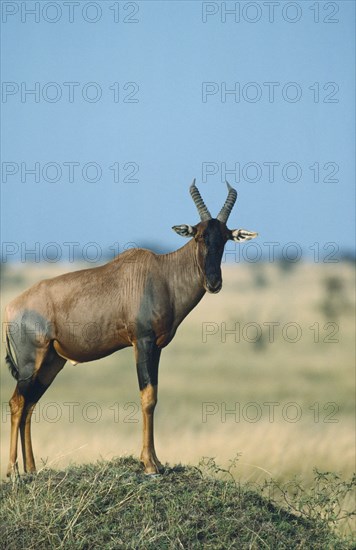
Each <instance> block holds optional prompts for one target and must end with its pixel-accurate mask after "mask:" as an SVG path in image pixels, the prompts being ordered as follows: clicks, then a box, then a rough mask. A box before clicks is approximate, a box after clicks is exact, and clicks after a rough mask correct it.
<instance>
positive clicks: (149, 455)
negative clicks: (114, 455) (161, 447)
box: [140, 384, 162, 474]
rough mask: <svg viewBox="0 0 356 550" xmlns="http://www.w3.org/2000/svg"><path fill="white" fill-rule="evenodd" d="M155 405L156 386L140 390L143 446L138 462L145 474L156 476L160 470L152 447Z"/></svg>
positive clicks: (159, 464)
mask: <svg viewBox="0 0 356 550" xmlns="http://www.w3.org/2000/svg"><path fill="white" fill-rule="evenodd" d="M156 404H157V386H152V385H151V384H148V385H147V386H146V387H145V388H144V389H143V390H141V407H142V417H143V446H142V452H141V457H140V460H141V462H143V464H144V466H145V473H146V474H156V473H159V472H160V471H161V470H162V464H161V463H160V461H159V460H158V458H157V455H156V451H155V446H154V435H153V428H154V424H153V423H154V420H153V417H154V410H155V407H156Z"/></svg>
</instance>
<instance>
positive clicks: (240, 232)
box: [230, 229, 258, 242]
mask: <svg viewBox="0 0 356 550" xmlns="http://www.w3.org/2000/svg"><path fill="white" fill-rule="evenodd" d="M257 236H258V233H254V232H252V231H247V229H232V230H231V231H230V239H231V240H232V241H238V242H241V241H249V240H251V239H254V238H255V237H257Z"/></svg>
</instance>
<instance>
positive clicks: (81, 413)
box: [0, 0, 355, 509]
mask: <svg viewBox="0 0 356 550" xmlns="http://www.w3.org/2000/svg"><path fill="white" fill-rule="evenodd" d="M2 4H4V6H5V7H4V8H3V9H4V10H5V11H4V12H3V18H2V52H3V53H2V55H3V59H2V61H3V63H2V70H3V80H4V87H3V97H2V104H1V106H2V130H3V135H4V136H6V140H5V139H4V140H3V141H4V143H3V144H2V165H1V168H2V172H1V198H2V206H1V214H2V216H1V232H2V234H1V241H2V250H1V260H2V263H1V268H2V271H1V283H2V284H1V316H2V317H1V320H2V329H4V325H3V314H4V307H5V305H6V303H8V302H9V301H10V300H11V299H12V298H14V297H15V296H17V295H18V294H19V293H20V292H22V291H24V290H25V289H27V288H28V287H29V286H31V285H32V284H34V283H35V282H37V281H39V280H41V279H44V278H48V277H53V276H56V275H58V274H62V273H65V272H67V271H71V270H76V269H84V268H87V267H95V266H96V265H99V264H100V262H103V261H104V258H105V257H106V258H107V259H109V258H112V257H113V256H114V255H115V254H116V253H118V252H122V251H123V250H125V249H126V248H131V247H135V246H142V247H145V248H148V247H151V248H153V250H156V251H157V252H168V251H172V250H175V249H177V248H179V247H180V246H182V245H183V244H185V243H184V241H183V240H182V238H181V237H179V236H178V235H176V234H174V233H173V232H172V231H171V229H170V228H171V227H172V226H173V225H174V224H183V223H186V224H195V223H197V222H198V215H197V212H196V208H195V206H194V204H193V201H192V200H191V198H190V196H189V191H188V189H189V185H190V184H191V182H192V180H193V178H194V177H196V179H197V185H198V188H199V190H200V192H201V194H202V196H203V198H204V200H205V202H206V204H207V207H208V208H209V209H210V211H211V213H212V214H213V216H216V213H217V212H219V210H220V209H221V207H222V205H223V203H224V200H225V198H226V187H225V180H228V181H229V183H230V184H231V185H233V186H234V187H235V188H236V189H237V191H238V199H237V203H236V205H235V207H234V210H233V212H232V213H231V216H230V218H229V221H228V226H229V228H231V229H234V228H245V229H248V230H250V231H258V232H259V235H260V236H259V237H258V238H257V239H255V240H254V241H252V242H251V243H245V244H241V245H236V247H235V248H234V247H233V246H232V243H228V244H227V247H226V254H225V256H224V260H223V265H222V270H223V289H222V291H221V292H220V293H219V294H218V295H206V296H205V297H204V298H203V300H202V301H201V303H200V304H198V306H197V307H196V308H195V309H194V310H193V311H192V312H191V314H190V315H189V316H188V317H187V319H186V320H185V321H184V322H183V323H182V325H181V326H180V328H179V329H178V332H177V334H176V336H175V338H174V340H173V341H172V343H171V344H170V345H169V346H168V347H167V348H166V349H164V351H163V353H162V357H161V362H160V372H159V396H158V398H159V399H158V406H157V409H156V414H155V438H156V450H157V454H158V457H159V458H160V460H161V461H162V462H163V463H166V462H167V463H169V464H176V463H180V462H181V463H182V464H193V465H196V464H198V462H199V461H200V460H201V458H202V457H214V458H215V459H216V461H217V463H219V464H220V465H221V466H222V467H228V465H229V464H231V463H230V462H229V461H231V460H234V458H236V457H238V460H237V461H236V463H235V465H234V467H233V475H234V476H235V478H236V479H240V480H242V481H249V482H251V483H263V482H264V481H265V480H269V479H272V478H273V479H275V480H278V481H279V482H281V483H288V482H290V481H291V480H292V479H293V478H294V476H297V477H298V478H299V479H300V480H301V481H302V483H303V484H305V485H306V486H308V484H309V485H310V486H311V485H312V483H313V478H314V474H313V469H314V468H317V469H318V470H320V471H332V472H336V473H338V474H339V475H340V476H341V478H342V479H347V478H349V477H350V475H351V474H352V472H353V470H354V461H355V456H354V451H355V425H354V418H355V416H354V412H355V411H354V405H355V404H354V388H355V370H354V367H355V354H354V351H355V348H354V335H355V316H354V311H355V286H354V284H355V253H354V245H355V239H354V235H355V227H354V225H355V223H354V222H355V211H354V204H355V200H354V199H355V196H354V195H355V187H354V181H355V158H354V151H355V124H354V119H355V117H354V114H355V105H354V94H353V91H354V84H355V82H354V67H355V49H354V48H353V47H352V45H354V42H355V33H354V20H355V4H354V2H348V1H343V0H340V1H338V2H337V3H336V2H314V1H310V2H309V1H303V2H292V3H287V5H286V3H282V2H277V3H268V2H252V3H250V2H243V1H241V2H231V3H229V2H189V1H174V0H173V1H170V2H160V1H154V0H152V1H151V0H150V1H145V2H139V1H138V2H114V3H111V2H106V1H102V2H97V3H95V2H90V3H86V2H82V3H80V5H79V3H78V6H77V7H75V6H74V5H76V4H77V3H76V2H74V3H73V5H72V6H71V8H73V10H74V11H73V14H74V15H73V21H69V20H68V13H69V12H68V6H67V7H66V5H67V4H68V3H66V2H64V3H63V2H60V1H59V2H50V3H46V4H45V5H46V6H47V7H46V8H44V7H43V6H42V4H43V3H39V2H31V1H27V2H5V3H2ZM270 4H275V6H274V7H273V6H272V5H270ZM277 4H278V5H277ZM59 5H60V7H61V10H59V9H58V6H59ZM56 6H57V7H56ZM98 6H99V7H98ZM113 6H114V8H113ZM74 8H75V9H74ZM272 8H273V9H272ZM26 9H27V10H30V11H31V9H32V13H33V14H32V15H30V12H28V13H27V14H26ZM36 10H37V11H38V13H37V14H36V13H35V12H36ZM55 10H57V11H55ZM115 10H116V11H115ZM224 10H225V11H224ZM226 10H228V11H229V10H230V11H229V13H227V12H226ZM231 10H240V11H239V17H238V16H237V15H238V14H237V11H236V12H232V11H231ZM271 10H272V11H273V14H274V15H273V17H272V15H271V13H272V11H271ZM57 16H58V17H57ZM51 18H52V20H53V21H52V22H49V19H51ZM56 18H57V19H58V20H56V21H54V19H56ZM271 18H272V19H271ZM74 249H75V251H76V252H75V253H73V254H72V252H71V251H73V250H74ZM239 251H240V252H239ZM97 252H98V253H97ZM260 252H261V253H260ZM299 252H300V253H299ZM3 343H4V330H2V344H3ZM4 356H5V353H4V350H3V345H2V353H1V370H0V379H1V416H2V430H1V435H2V437H1V475H2V476H4V475H5V470H6V466H7V460H8V451H9V430H10V415H9V407H8V400H9V398H10V396H11V394H12V392H13V390H14V387H15V381H14V380H13V379H12V378H11V375H10V373H9V372H8V370H7V368H6V366H5V362H4ZM139 405H140V404H139V391H138V383H137V376H136V367H135V364H134V356H133V352H132V349H129V348H127V349H125V350H122V351H120V352H118V353H115V354H113V355H111V356H109V357H107V358H104V359H102V360H100V361H94V362H92V363H88V364H79V365H76V366H73V365H71V364H70V363H67V364H66V366H65V368H64V369H63V371H62V372H61V373H60V374H59V375H58V377H57V378H56V380H55V381H54V382H53V384H52V386H51V387H50V389H49V390H48V391H47V393H46V394H45V395H44V397H43V398H42V399H41V400H40V402H39V404H38V407H37V409H36V411H35V413H34V417H33V429H32V433H33V444H34V452H35V458H36V462H37V466H38V468H39V469H41V468H47V467H53V468H59V469H61V468H64V467H65V466H66V465H68V464H71V463H78V464H79V463H84V462H92V461H94V460H95V459H97V458H99V457H102V458H104V459H108V458H111V457H114V456H122V455H130V454H133V455H134V456H139V453H140V448H141V431H142V422H141V412H140V407H139ZM21 464H22V462H21V460H20V467H21ZM345 506H347V507H348V509H350V507H351V503H350V502H348V503H346V504H345Z"/></svg>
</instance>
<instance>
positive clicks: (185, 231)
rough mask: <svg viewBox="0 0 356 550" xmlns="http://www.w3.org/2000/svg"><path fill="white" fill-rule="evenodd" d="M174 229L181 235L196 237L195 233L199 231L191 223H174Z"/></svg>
mask: <svg viewBox="0 0 356 550" xmlns="http://www.w3.org/2000/svg"><path fill="white" fill-rule="evenodd" d="M172 229H173V231H175V232H176V233H178V235H181V237H194V235H195V233H196V232H197V230H196V228H195V227H192V226H191V225H185V224H183V225H174V226H173V227H172Z"/></svg>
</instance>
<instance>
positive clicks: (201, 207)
mask: <svg viewBox="0 0 356 550" xmlns="http://www.w3.org/2000/svg"><path fill="white" fill-rule="evenodd" d="M189 191H190V194H191V196H192V199H193V201H194V204H195V206H196V207H197V210H198V212H199V216H200V219H201V221H202V222H205V221H207V220H211V214H210V212H209V210H208V209H207V207H206V206H205V204H204V201H203V199H202V198H201V196H200V193H199V191H198V188H197V186H196V185H195V178H194V179H193V183H192V185H191V186H190V187H189Z"/></svg>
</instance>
